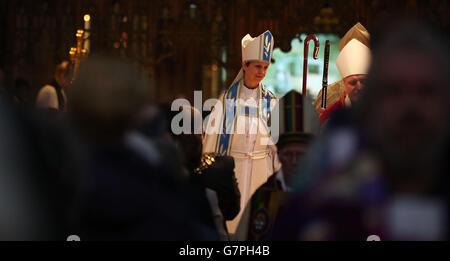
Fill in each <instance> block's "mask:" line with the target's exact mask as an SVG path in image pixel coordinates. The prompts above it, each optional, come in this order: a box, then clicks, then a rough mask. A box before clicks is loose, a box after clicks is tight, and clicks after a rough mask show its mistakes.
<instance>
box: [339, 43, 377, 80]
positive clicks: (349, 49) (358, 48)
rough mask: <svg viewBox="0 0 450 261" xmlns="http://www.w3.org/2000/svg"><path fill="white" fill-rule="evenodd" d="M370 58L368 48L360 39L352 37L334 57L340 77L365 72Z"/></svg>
mask: <svg viewBox="0 0 450 261" xmlns="http://www.w3.org/2000/svg"><path fill="white" fill-rule="evenodd" d="M370 58H371V55H370V49H369V48H368V47H367V46H365V45H364V44H363V43H361V42H360V41H358V40H356V39H352V40H351V41H350V42H348V43H347V44H346V45H345V47H344V48H343V49H342V51H341V53H340V54H339V56H338V57H337V59H336V65H337V67H338V70H339V73H340V74H341V77H342V79H344V78H345V77H347V76H351V75H357V74H367V72H368V70H369V65H370Z"/></svg>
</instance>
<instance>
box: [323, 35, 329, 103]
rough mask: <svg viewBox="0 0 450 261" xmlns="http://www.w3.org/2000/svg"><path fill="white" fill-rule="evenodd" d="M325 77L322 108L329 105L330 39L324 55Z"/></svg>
mask: <svg viewBox="0 0 450 261" xmlns="http://www.w3.org/2000/svg"><path fill="white" fill-rule="evenodd" d="M323 57H324V58H323V78H322V108H324V109H325V108H326V107H327V87H328V63H329V61H330V41H329V40H327V41H326V42H325V54H324V56H323Z"/></svg>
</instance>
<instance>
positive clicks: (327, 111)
mask: <svg viewBox="0 0 450 261" xmlns="http://www.w3.org/2000/svg"><path fill="white" fill-rule="evenodd" d="M343 108H344V103H343V102H342V101H341V100H339V101H337V102H335V103H334V104H333V105H331V106H330V107H327V108H326V109H325V111H324V112H323V113H322V115H320V124H324V123H325V122H326V121H327V120H328V118H329V117H330V115H331V114H333V112H335V111H337V110H341V109H343Z"/></svg>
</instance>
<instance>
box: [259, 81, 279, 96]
mask: <svg viewBox="0 0 450 261" xmlns="http://www.w3.org/2000/svg"><path fill="white" fill-rule="evenodd" d="M261 90H262V91H263V92H264V93H265V94H267V95H268V96H269V97H270V98H271V99H275V100H278V97H277V96H275V94H273V92H271V91H270V90H269V89H268V88H267V87H266V85H264V84H261Z"/></svg>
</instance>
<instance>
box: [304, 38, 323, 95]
mask: <svg viewBox="0 0 450 261" xmlns="http://www.w3.org/2000/svg"><path fill="white" fill-rule="evenodd" d="M310 40H314V54H313V58H314V59H315V60H317V55H318V54H319V46H320V43H319V38H317V36H316V35H315V34H310V35H308V36H307V37H306V39H305V42H304V46H305V48H304V50H303V57H304V59H303V90H302V94H303V97H306V76H307V74H308V51H309V41H310Z"/></svg>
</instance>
